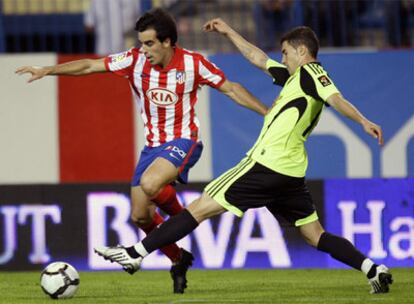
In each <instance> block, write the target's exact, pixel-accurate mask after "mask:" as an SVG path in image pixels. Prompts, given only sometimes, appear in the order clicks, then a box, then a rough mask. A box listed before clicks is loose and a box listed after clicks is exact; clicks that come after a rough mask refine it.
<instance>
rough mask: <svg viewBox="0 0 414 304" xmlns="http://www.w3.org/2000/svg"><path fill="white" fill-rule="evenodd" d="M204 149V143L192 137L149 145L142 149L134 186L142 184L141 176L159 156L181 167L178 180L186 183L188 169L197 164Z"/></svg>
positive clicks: (133, 181)
mask: <svg viewBox="0 0 414 304" xmlns="http://www.w3.org/2000/svg"><path fill="white" fill-rule="evenodd" d="M202 151H203V144H202V143H201V142H198V143H197V142H195V141H193V140H191V139H184V138H180V139H176V140H173V141H169V142H167V143H165V144H163V145H161V146H158V147H147V146H145V148H144V149H143V150H142V152H141V155H140V157H139V162H138V164H137V167H136V168H135V172H134V176H133V178H132V183H131V185H132V186H138V185H139V184H140V180H141V176H142V174H143V173H144V171H145V170H146V169H147V168H148V166H149V165H151V164H152V162H153V161H154V160H155V159H156V158H157V157H163V158H165V159H166V160H168V161H169V162H171V163H172V164H173V165H174V166H176V167H177V168H179V173H178V178H177V180H178V181H179V182H180V183H183V184H186V183H187V181H188V171H189V170H190V168H191V167H193V166H194V165H195V163H196V162H197V161H198V159H199V158H200V156H201V152H202Z"/></svg>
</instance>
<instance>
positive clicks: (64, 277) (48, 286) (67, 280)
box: [40, 262, 79, 299]
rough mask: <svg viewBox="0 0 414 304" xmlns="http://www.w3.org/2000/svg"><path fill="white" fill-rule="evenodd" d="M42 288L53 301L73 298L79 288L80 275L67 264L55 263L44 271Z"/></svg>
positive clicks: (41, 278)
mask: <svg viewBox="0 0 414 304" xmlns="http://www.w3.org/2000/svg"><path fill="white" fill-rule="evenodd" d="M40 286H41V287H42V289H43V291H44V292H45V293H46V294H47V295H49V296H50V297H51V298H53V299H67V298H72V297H73V296H74V295H75V293H76V291H77V290H78V288H79V274H78V272H77V271H76V269H75V268H74V267H73V266H71V265H70V264H68V263H65V262H54V263H51V264H49V265H47V267H46V268H45V269H44V270H43V271H42V274H41V275H40Z"/></svg>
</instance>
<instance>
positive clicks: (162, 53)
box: [138, 29, 172, 67]
mask: <svg viewBox="0 0 414 304" xmlns="http://www.w3.org/2000/svg"><path fill="white" fill-rule="evenodd" d="M138 40H139V42H141V45H142V50H143V51H144V55H145V57H147V59H148V61H149V62H150V63H151V64H152V65H161V66H162V67H165V66H166V65H167V64H168V63H169V61H170V59H171V53H172V46H171V43H170V39H168V38H167V39H165V41H164V42H161V41H159V40H158V39H157V32H156V31H155V30H154V29H147V30H146V31H143V32H138Z"/></svg>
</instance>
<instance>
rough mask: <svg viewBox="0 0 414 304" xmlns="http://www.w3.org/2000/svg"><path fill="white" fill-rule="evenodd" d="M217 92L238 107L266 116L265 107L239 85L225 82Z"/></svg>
mask: <svg viewBox="0 0 414 304" xmlns="http://www.w3.org/2000/svg"><path fill="white" fill-rule="evenodd" d="M219 90H220V91H221V92H223V93H224V94H225V95H227V96H228V97H230V98H231V99H233V100H234V101H235V102H236V103H238V104H239V105H241V106H243V107H246V108H248V109H250V110H253V111H255V112H257V113H259V114H261V115H263V116H264V115H266V113H267V107H266V106H265V105H264V104H263V103H261V102H260V100H258V99H257V98H256V97H254V96H253V95H252V94H251V93H250V92H249V91H247V89H246V88H245V87H243V86H242V85H241V84H239V83H237V82H232V81H229V80H226V81H224V82H223V84H222V85H221V87H220V88H219Z"/></svg>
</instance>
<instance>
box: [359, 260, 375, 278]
mask: <svg viewBox="0 0 414 304" xmlns="http://www.w3.org/2000/svg"><path fill="white" fill-rule="evenodd" d="M373 265H374V262H373V261H372V260H370V259H368V258H366V259H365V260H364V261H363V262H362V265H361V271H362V272H363V273H365V274H366V275H367V274H368V272H369V271H370V270H371V267H372V266H373Z"/></svg>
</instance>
